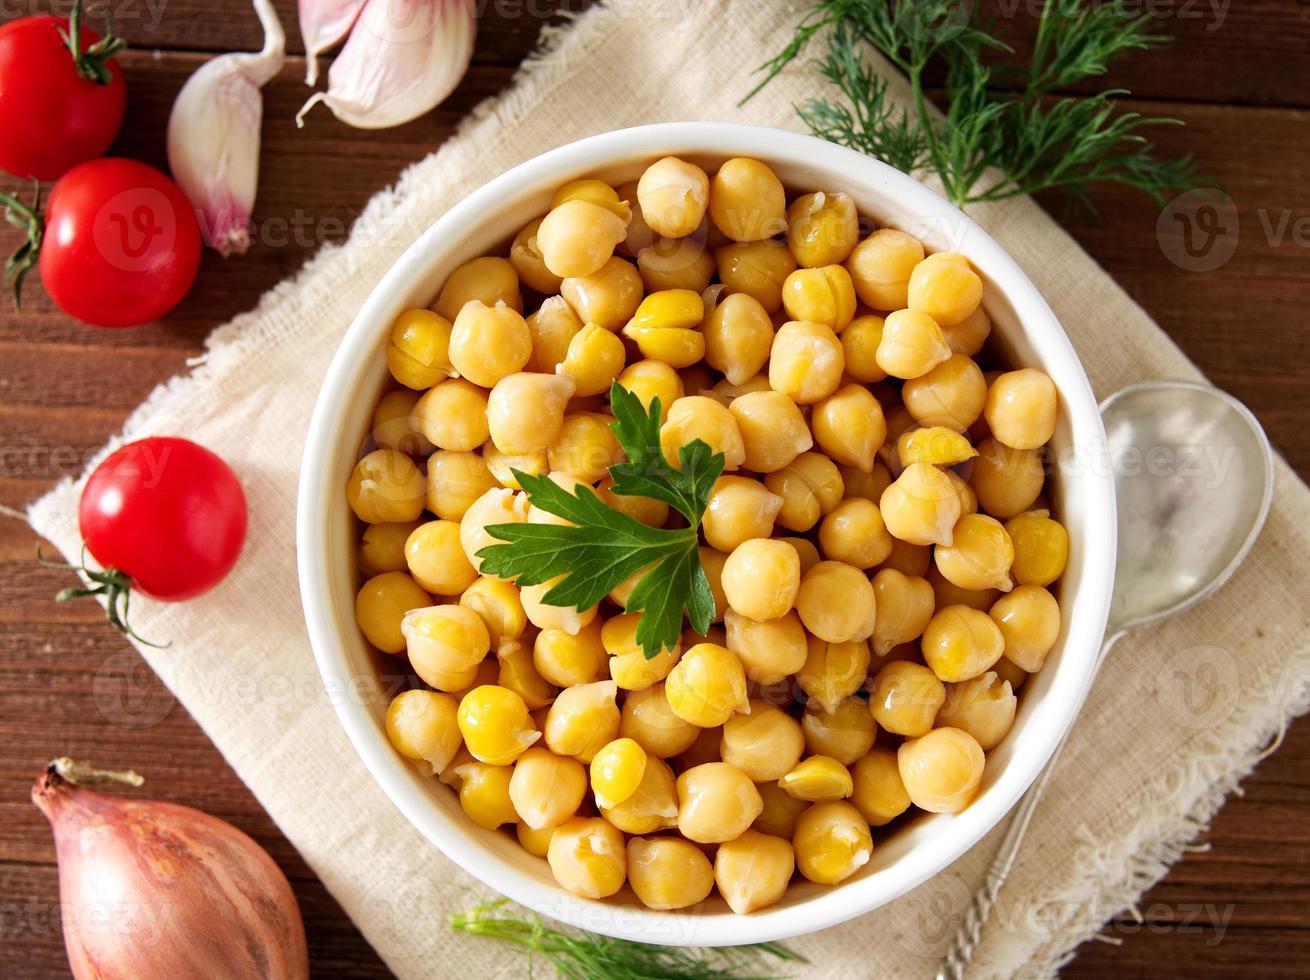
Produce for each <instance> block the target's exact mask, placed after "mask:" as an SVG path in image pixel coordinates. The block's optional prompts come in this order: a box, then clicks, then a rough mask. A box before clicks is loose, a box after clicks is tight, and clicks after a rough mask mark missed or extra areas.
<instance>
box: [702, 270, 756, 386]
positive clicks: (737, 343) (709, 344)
mask: <svg viewBox="0 0 1310 980" xmlns="http://www.w3.org/2000/svg"><path fill="white" fill-rule="evenodd" d="M702 331H703V333H704V336H705V362H706V363H707V364H709V366H710V367H712V368H714V369H715V370H716V371H721V372H722V373H723V374H724V375H725V376H726V377H727V379H728V381H729V382H730V383H731V384H734V385H741V384H745V383H746V382H747V381H749V380H750V379H751V378H753V377H755V376H756V375H757V374H758V373H759V372H760V370H761V369H762V368H763V367H764V365H765V364H766V363H767V362H768V360H769V350H770V349H771V347H772V346H773V321H772V320H771V319H770V318H769V314H768V313H767V312H765V309H764V307H763V306H761V305H760V303H759V301H758V300H756V299H754V298H753V297H751V296H750V295H748V294H747V293H732V294H730V295H728V296H724V297H723V299H722V300H721V301H720V302H719V303H718V304H717V305H716V306H715V307H714V309H712V310H711V311H710V312H709V315H708V316H706V317H705V324H704V327H703V328H702Z"/></svg>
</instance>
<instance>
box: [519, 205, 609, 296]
mask: <svg viewBox="0 0 1310 980" xmlns="http://www.w3.org/2000/svg"><path fill="white" fill-rule="evenodd" d="M627 228H628V224H627V221H625V220H624V219H623V218H621V217H619V215H617V214H615V213H614V211H612V210H610V209H609V208H606V207H604V206H603V205H600V204H596V203H594V202H592V201H585V200H581V199H578V198H574V199H573V200H569V201H565V202H563V203H562V204H560V205H558V206H557V207H554V208H551V210H550V211H549V212H548V213H547V215H546V216H545V217H544V218H542V219H541V224H540V225H539V226H538V227H537V250H538V251H539V252H540V253H541V260H542V262H543V263H544V264H545V266H546V269H547V270H548V271H549V272H551V273H552V274H553V275H556V276H560V277H561V278H569V277H577V276H589V275H591V274H592V273H593V272H596V271H597V270H598V269H600V267H601V266H603V265H604V264H605V262H606V261H607V260H608V259H609V258H610V257H611V256H612V255H613V254H614V246H616V245H618V244H619V242H621V241H623V240H624V239H625V238H626V237H627Z"/></svg>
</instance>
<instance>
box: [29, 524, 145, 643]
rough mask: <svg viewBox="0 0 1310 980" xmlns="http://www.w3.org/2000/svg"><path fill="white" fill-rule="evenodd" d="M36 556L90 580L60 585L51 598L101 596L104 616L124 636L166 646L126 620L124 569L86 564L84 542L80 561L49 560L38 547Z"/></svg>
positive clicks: (129, 586) (48, 565)
mask: <svg viewBox="0 0 1310 980" xmlns="http://www.w3.org/2000/svg"><path fill="white" fill-rule="evenodd" d="M36 560H37V561H39V562H40V563H41V564H42V565H44V566H45V567H46V568H58V569H61V570H63V571H69V572H77V573H78V574H79V575H82V576H83V577H85V578H86V579H87V580H88V581H90V582H92V583H94V584H93V585H90V586H88V587H85V588H78V587H76V586H74V587H70V588H67V589H60V590H59V591H58V592H57V593H56V594H55V602H67V601H68V600H70V599H86V598H94V597H97V596H104V597H105V616H106V618H108V620H109V623H110V625H111V626H113V627H114V629H116V630H118V632H120V633H122V634H123V635H124V636H127V637H131V638H132V639H133V640H136V641H137V642H138V643H141V644H144V645H145V646H148V647H154V648H155V649H156V650H162V649H163V648H164V647H166V646H168V644H167V643H151V642H150V641H149V640H147V639H146V638H145V637H143V636H141V635H140V634H139V633H137V632H136V630H134V629H132V627H131V625H130V624H129V623H128V621H127V610H128V604H129V602H131V599H132V579H131V577H130V576H128V575H127V574H125V573H124V572H121V571H119V570H118V569H117V568H100V569H95V568H87V566H86V546H85V545H83V546H82V561H81V564H78V565H70V564H67V563H65V562H59V561H50V560H49V559H47V558H46V557H45V556H44V555H43V554H41V547H40V546H39V545H38V546H37V549H36Z"/></svg>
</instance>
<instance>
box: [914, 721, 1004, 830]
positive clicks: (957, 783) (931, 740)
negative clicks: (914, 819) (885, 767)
mask: <svg viewBox="0 0 1310 980" xmlns="http://www.w3.org/2000/svg"><path fill="white" fill-rule="evenodd" d="M896 761H897V764H898V765H899V767H900V770H901V780H902V781H903V782H904V783H905V791H906V793H908V794H909V796H910V799H911V801H913V803H914V805H915V806H917V807H918V808H919V809H920V810H927V811H928V812H929V813H959V812H960V811H961V810H963V809H964V808H965V807H966V806H968V805H969V803H970V802H972V800H973V798H974V796H975V795H976V794H977V792H978V785H979V784H980V783H981V782H982V773H983V765H984V763H985V762H986V759H985V757H984V756H983V750H982V748H981V747H980V746H979V745H978V743H977V742H976V741H975V740H974V738H973V736H971V735H969V734H967V733H966V732H962V731H960V730H959V729H958V728H935V729H933V730H932V731H931V732H928V733H927V734H926V735H923V736H921V737H919V738H913V739H910V740H909V741H908V742H906V743H904V744H903V745H902V746H901V747H900V748H899V749H898V750H897V752H896Z"/></svg>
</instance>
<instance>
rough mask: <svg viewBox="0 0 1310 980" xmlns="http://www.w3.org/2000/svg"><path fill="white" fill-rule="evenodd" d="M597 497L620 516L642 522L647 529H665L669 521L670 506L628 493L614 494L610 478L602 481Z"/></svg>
mask: <svg viewBox="0 0 1310 980" xmlns="http://www.w3.org/2000/svg"><path fill="white" fill-rule="evenodd" d="M596 496H598V497H600V499H601V500H603V501H604V502H605V504H606V506H608V507H613V508H614V509H615V510H617V511H618V512H619V513H620V514H626V515H628V516H629V517H631V518H632V519H633V520H634V521H640V522H641V523H642V524H645V525H646V526H647V527H663V526H664V522H665V521H667V520H668V519H669V505H668V504H666V503H665V502H664V501H662V500H655V499H654V498H653V497H639V496H634V495H633V494H627V493H623V494H620V493H615V492H614V480H613V479H611V478H610V477H608V476H607V477H605V479H603V480H601V481H600V485H599V486H597V487H596Z"/></svg>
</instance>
